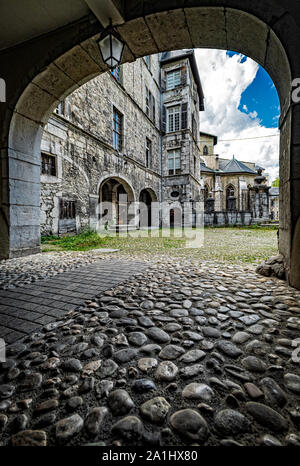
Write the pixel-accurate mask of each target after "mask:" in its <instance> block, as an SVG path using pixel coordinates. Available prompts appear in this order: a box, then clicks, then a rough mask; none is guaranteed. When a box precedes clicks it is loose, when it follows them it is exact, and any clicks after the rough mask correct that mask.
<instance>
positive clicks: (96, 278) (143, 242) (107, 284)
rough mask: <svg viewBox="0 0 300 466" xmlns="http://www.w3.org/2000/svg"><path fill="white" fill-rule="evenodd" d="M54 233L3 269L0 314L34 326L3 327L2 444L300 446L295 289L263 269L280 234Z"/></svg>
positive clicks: (229, 231)
mask: <svg viewBox="0 0 300 466" xmlns="http://www.w3.org/2000/svg"><path fill="white" fill-rule="evenodd" d="M86 236H89V235H86ZM53 242H55V238H54V239H53V238H52V239H51V238H50V239H48V240H45V241H44V242H43V250H44V252H43V253H42V254H38V255H34V256H29V257H25V258H19V259H11V260H8V261H3V262H2V263H1V266H0V267H1V268H0V273H1V282H2V291H1V300H2V302H4V305H3V304H2V305H1V312H0V313H1V317H3V316H5V313H8V311H9V309H10V308H11V307H12V305H13V306H16V307H17V308H18V306H19V308H20V309H21V308H22V303H23V304H24V303H25V301H26V303H27V305H29V304H30V303H31V304H32V305H33V307H32V309H31V311H30V312H29V313H28V314H27V313H25V314H24V313H23V317H21V318H24V315H28V317H27V319H29V318H32V322H31V323H32V324H33V323H35V324H36V326H37V328H36V329H35V330H34V331H30V330H26V327H23V329H25V330H24V333H23V331H22V324H20V323H18V322H17V324H18V328H16V329H12V328H10V329H8V330H7V331H8V333H7V335H8V336H9V335H11V336H13V335H14V332H18V333H19V334H20V335H18V338H17V340H16V341H15V342H13V343H12V344H10V345H8V347H7V360H6V362H4V363H2V365H1V375H0V377H1V379H0V398H1V401H0V428H1V434H0V439H1V440H0V442H1V445H90V444H93V445H114V446H117V445H157V446H158V445H162V446H164V445H182V446H183V445H253V446H254V445H299V444H300V438H299V435H298V430H299V422H300V411H299V394H300V373H299V359H298V356H297V354H298V353H297V345H299V339H298V338H297V337H298V336H299V328H300V317H299V313H300V306H299V291H298V290H296V289H294V288H292V287H289V286H288V285H287V284H286V282H284V281H281V280H278V279H276V278H271V277H262V276H260V275H258V274H257V273H256V272H255V268H256V266H257V263H259V262H261V261H262V260H263V259H266V258H267V257H270V256H271V255H276V254H277V236H276V231H275V230H268V229H263V228H262V229H255V228H253V229H251V228H248V229H239V228H231V229H229V228H228V229H226V228H223V229H218V228H215V229H205V245H204V248H201V249H199V250H196V249H194V250H192V249H190V250H189V249H184V248H183V244H182V242H181V241H180V240H175V239H173V240H172V239H168V241H166V239H163V240H162V239H159V238H156V239H154V238H152V239H149V238H141V239H138V238H129V239H125V238H110V239H108V238H106V240H105V241H104V243H101V248H103V247H109V248H112V249H119V251H117V252H113V253H108V254H104V253H103V251H102V252H101V249H99V250H97V249H88V248H89V245H88V244H87V241H86V238H85V242H84V243H83V245H82V243H80V241H79V244H81V246H79V249H83V250H79V251H76V250H75V251H74V250H68V249H67V250H66V248H65V247H62V244H66V243H67V242H66V240H56V243H57V244H53ZM59 244H60V246H59ZM77 247H78V245H77ZM47 251H48V252H47ZM100 282H102V283H100ZM97 287H101V291H99V292H96V290H97V289H98V288H97ZM93 290H94V295H93V296H92V293H93ZM50 293H51V296H52V301H51V300H50V301H51V302H49V300H48V303H47V305H46V304H44V305H41V303H42V302H41V299H43V298H44V297H45V296H46V295H48V296H49V294H50ZM89 293H90V295H89ZM75 295H76V299H77V301H76V300H75V301H74V303H77V305H76V304H73V305H71V303H72V302H73V301H72V296H75ZM5 296H6V297H7V298H5ZM12 296H13V297H14V299H13V302H12V304H10V300H11V299H12ZM63 296H64V297H65V298H67V299H63ZM88 296H89V297H88ZM5 299H7V301H6V304H5ZM61 300H63V302H64V304H65V306H64V308H63V307H62V306H61V303H62V302H61ZM55 303H57V305H59V309H57V310H59V313H58V314H57V316H55V312H53V311H54V310H55ZM5 308H6V309H7V310H5ZM26 309H27V308H26ZM30 314H31V316H32V317H30ZM10 318H11V316H10ZM21 318H19V320H21ZM47 318H48V320H47ZM10 321H11V320H10ZM43 322H44V324H43ZM46 322H48V323H46ZM9 325H11V324H9ZM4 339H5V337H4Z"/></svg>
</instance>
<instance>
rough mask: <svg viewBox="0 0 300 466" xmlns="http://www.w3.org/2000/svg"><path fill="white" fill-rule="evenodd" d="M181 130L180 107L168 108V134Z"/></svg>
mask: <svg viewBox="0 0 300 466" xmlns="http://www.w3.org/2000/svg"><path fill="white" fill-rule="evenodd" d="M179 130H180V106H179V105H176V106H175V107H169V108H168V129H167V132H168V133H172V132H173V131H179Z"/></svg>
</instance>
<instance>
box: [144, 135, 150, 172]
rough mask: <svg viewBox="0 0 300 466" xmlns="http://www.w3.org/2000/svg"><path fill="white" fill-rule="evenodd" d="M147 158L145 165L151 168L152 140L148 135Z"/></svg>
mask: <svg viewBox="0 0 300 466" xmlns="http://www.w3.org/2000/svg"><path fill="white" fill-rule="evenodd" d="M145 156H146V160H145V165H146V167H147V168H151V165H152V141H151V139H149V138H147V137H146V154H145Z"/></svg>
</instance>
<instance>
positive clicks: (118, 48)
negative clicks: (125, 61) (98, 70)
mask: <svg viewBox="0 0 300 466" xmlns="http://www.w3.org/2000/svg"><path fill="white" fill-rule="evenodd" d="M99 48H100V52H101V55H102V58H103V61H104V63H106V64H107V65H108V66H109V68H111V69H113V68H115V67H116V66H118V65H120V63H121V59H122V53H123V49H124V43H123V42H121V41H120V40H119V39H118V38H117V37H116V36H115V35H114V34H112V33H111V32H109V33H108V34H107V35H106V36H105V37H103V38H102V39H101V40H100V41H99Z"/></svg>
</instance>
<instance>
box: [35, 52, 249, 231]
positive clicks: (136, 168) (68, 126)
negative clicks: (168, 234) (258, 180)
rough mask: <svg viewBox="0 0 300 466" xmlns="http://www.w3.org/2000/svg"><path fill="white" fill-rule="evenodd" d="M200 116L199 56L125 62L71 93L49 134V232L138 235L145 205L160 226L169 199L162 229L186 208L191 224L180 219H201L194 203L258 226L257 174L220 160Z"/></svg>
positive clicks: (44, 168) (209, 213)
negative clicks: (157, 209)
mask: <svg viewBox="0 0 300 466" xmlns="http://www.w3.org/2000/svg"><path fill="white" fill-rule="evenodd" d="M202 110H204V96H203V90H202V86H201V81H200V77H199V73H198V69H197V64H196V60H195V55H194V51H193V50H181V51H176V52H166V53H161V54H157V55H151V56H147V57H144V58H141V59H138V60H136V61H135V62H133V63H130V64H124V65H122V66H121V67H120V68H116V69H115V70H114V71H113V73H105V74H103V75H101V76H100V77H97V78H95V79H93V80H91V81H89V82H88V83H87V84H85V85H83V86H82V87H80V88H79V89H78V90H76V91H75V92H73V93H72V94H70V95H69V96H68V97H67V98H66V99H65V100H64V101H63V102H61V104H60V105H59V106H58V107H57V108H56V110H55V112H54V113H53V114H52V116H51V118H50V119H49V121H48V123H47V125H46V127H45V130H44V133H43V138H42V144H41V158H42V161H41V162H42V163H41V232H42V234H43V235H49V234H64V233H68V232H80V231H82V229H84V228H93V229H94V228H96V227H97V226H98V225H99V222H100V223H105V224H106V225H118V228H121V227H120V225H123V226H126V225H128V224H129V223H130V224H131V225H132V224H134V227H138V226H140V224H138V223H137V222H136V220H135V219H136V216H135V213H136V203H137V202H139V201H143V203H144V204H146V206H147V211H148V213H147V215H146V217H147V226H150V224H152V225H153V223H155V222H154V218H153V217H151V204H152V203H153V202H158V203H161V202H162V201H164V202H165V203H166V204H167V206H168V209H167V217H168V218H167V219H166V223H163V225H165V224H168V222H169V223H171V224H172V222H174V212H176V210H177V209H176V207H178V206H186V205H188V206H189V207H190V209H189V212H192V213H191V216H192V217H191V218H190V217H188V215H187V214H186V215H183V216H182V218H183V219H184V221H185V222H186V218H188V221H189V222H192V221H195V210H194V206H195V203H198V202H199V201H203V200H204V204H205V222H206V223H207V224H215V223H217V224H227V223H229V224H235V223H246V224H247V223H250V222H251V221H252V217H253V215H252V213H251V205H250V204H251V202H250V198H249V188H250V187H251V186H254V179H255V177H256V176H257V171H256V169H257V167H255V165H254V164H253V163H248V162H246V163H242V162H239V161H237V160H236V159H232V160H231V161H229V160H225V159H221V158H219V157H218V156H217V155H215V154H214V146H215V144H216V143H217V137H216V136H213V135H209V134H206V133H200V121H199V120H200V118H199V115H200V113H199V111H200V112H201V111H202ZM229 198H230V199H229ZM152 205H153V204H152ZM99 206H101V207H99ZM105 206H108V208H107V209H105ZM193 212H194V216H193ZM189 215H190V213H189ZM162 217H163V216H160V217H156V219H155V220H157V223H155V226H159V225H161V223H162V222H164V218H162Z"/></svg>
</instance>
